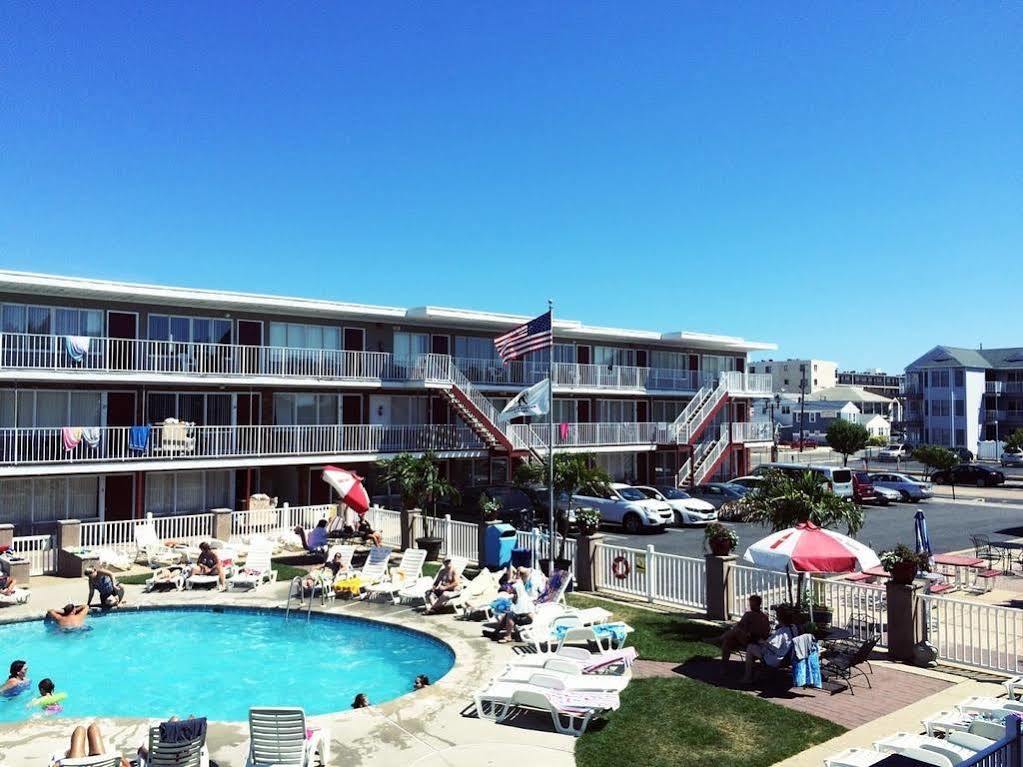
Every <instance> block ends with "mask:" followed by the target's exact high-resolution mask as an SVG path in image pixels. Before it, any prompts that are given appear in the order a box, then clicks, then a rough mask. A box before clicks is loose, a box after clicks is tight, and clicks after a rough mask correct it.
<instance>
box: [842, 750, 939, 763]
mask: <svg viewBox="0 0 1023 767" xmlns="http://www.w3.org/2000/svg"><path fill="white" fill-rule="evenodd" d="M899 753H900V754H902V755H903V756H908V757H910V758H912V759H915V760H916V761H917V762H920V763H922V764H930V765H934V767H954V764H955V763H954V762H952V761H951V760H950V759H949V758H948V757H946V756H942V755H941V754H937V753H935V752H933V751H925V750H923V749H920V748H904V749H903V750H902V751H900V752H899ZM889 756H891V754H890V753H881V752H880V751H874V750H873V749H870V748H847V749H846V750H845V751H842V752H841V753H838V754H835V755H834V756H832V757H829V758H827V759H825V760H824V767H872V765H875V764H877V763H878V762H880V761H881V760H883V759H887V758H888V757H889Z"/></svg>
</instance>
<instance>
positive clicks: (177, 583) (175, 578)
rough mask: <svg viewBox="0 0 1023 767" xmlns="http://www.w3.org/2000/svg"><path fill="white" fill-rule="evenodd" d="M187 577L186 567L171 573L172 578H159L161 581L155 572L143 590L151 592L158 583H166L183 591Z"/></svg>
mask: <svg viewBox="0 0 1023 767" xmlns="http://www.w3.org/2000/svg"><path fill="white" fill-rule="evenodd" d="M186 579H187V575H186V569H185V568H184V567H181V568H178V569H177V571H176V572H174V573H173V574H172V575H171V577H170V578H166V579H164V580H159V581H158V580H157V579H156V573H153V577H152V578H149V579H148V580H147V581H146V583H145V586H144V587H143V589H142V590H143V591H145V592H146V593H149V592H150V591H152V590H153V589H155V588H156V587H157V586H158V585H160V584H164V583H166V584H169V585H172V586H173V587H174V588H175V590H177V591H181V590H182V589H183V588H185V581H186ZM214 580H216V577H215V576H214Z"/></svg>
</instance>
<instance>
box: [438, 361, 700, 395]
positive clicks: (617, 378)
mask: <svg viewBox="0 0 1023 767" xmlns="http://www.w3.org/2000/svg"><path fill="white" fill-rule="evenodd" d="M455 364H456V365H457V366H458V369H459V370H461V371H462V372H463V373H464V374H465V376H466V378H468V379H469V380H470V381H472V382H473V383H475V384H479V385H483V386H502V385H509V386H532V385H533V384H535V383H538V382H539V381H542V380H543V379H545V378H546V377H547V363H546V362H531V361H522V360H516V361H513V362H509V363H502V362H501V360H499V359H485V358H482V359H477V358H471V357H456V358H455ZM708 380H713V374H712V373H704V372H701V371H698V370H670V369H665V368H650V367H636V366H632V365H593V364H582V363H574V362H555V363H554V386H555V388H559V387H560V388H566V389H631V390H637V389H639V390H648V391H649V390H657V391H696V390H697V389H699V388H700V386H701V385H703V383H705V382H706V381H708Z"/></svg>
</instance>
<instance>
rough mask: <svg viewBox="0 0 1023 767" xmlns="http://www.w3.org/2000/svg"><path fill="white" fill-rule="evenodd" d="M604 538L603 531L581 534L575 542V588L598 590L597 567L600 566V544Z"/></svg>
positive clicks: (579, 589)
mask: <svg viewBox="0 0 1023 767" xmlns="http://www.w3.org/2000/svg"><path fill="white" fill-rule="evenodd" d="M603 540H604V536H603V535H602V534H601V533H593V534H592V535H580V536H579V538H578V539H577V540H576V544H575V590H576V591H596V590H597V568H598V567H599V566H600V562H599V560H598V557H599V556H600V549H598V548H597V547H598V545H600V544H601V543H602V542H603Z"/></svg>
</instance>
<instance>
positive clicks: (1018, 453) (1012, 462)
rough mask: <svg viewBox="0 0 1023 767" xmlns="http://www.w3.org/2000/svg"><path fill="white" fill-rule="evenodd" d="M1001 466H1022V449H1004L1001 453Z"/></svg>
mask: <svg viewBox="0 0 1023 767" xmlns="http://www.w3.org/2000/svg"><path fill="white" fill-rule="evenodd" d="M1001 464H1002V466H1023V450H1006V451H1005V452H1004V453H1002V459H1001Z"/></svg>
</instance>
